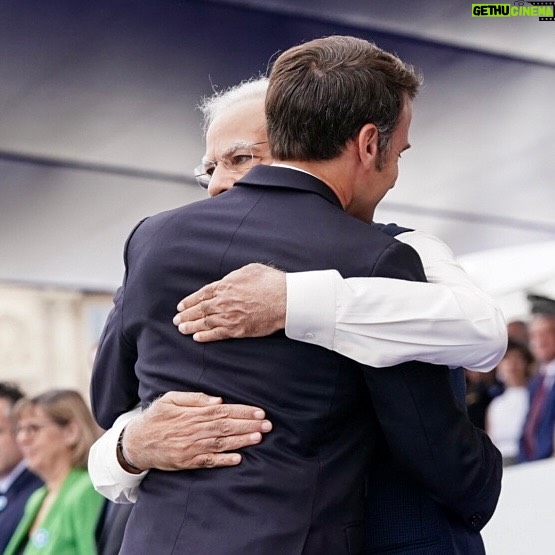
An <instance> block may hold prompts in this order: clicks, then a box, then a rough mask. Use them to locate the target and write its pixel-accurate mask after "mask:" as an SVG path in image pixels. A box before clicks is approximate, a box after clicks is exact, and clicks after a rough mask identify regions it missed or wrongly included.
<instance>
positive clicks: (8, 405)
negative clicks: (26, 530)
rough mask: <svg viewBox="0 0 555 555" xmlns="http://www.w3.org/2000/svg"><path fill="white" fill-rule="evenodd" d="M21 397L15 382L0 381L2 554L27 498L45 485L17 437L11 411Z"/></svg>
mask: <svg viewBox="0 0 555 555" xmlns="http://www.w3.org/2000/svg"><path fill="white" fill-rule="evenodd" d="M22 398H23V393H22V392H21V390H20V389H19V388H18V387H17V386H16V385H15V384H12V383H7V382H0V553H3V552H4V549H5V547H6V545H8V542H9V540H10V538H11V537H12V534H13V532H14V530H15V529H16V527H17V525H18V524H19V521H20V520H21V517H22V516H23V508H24V507H25V503H26V502H27V499H28V498H29V496H30V495H31V494H32V493H33V492H34V491H35V490H36V489H37V488H39V487H40V486H42V481H41V480H40V478H39V477H38V476H36V475H35V474H33V473H32V472H31V471H30V470H29V469H28V468H27V465H26V464H25V461H24V460H23V455H22V454H21V451H20V449H19V447H18V445H17V442H16V439H15V423H14V420H13V417H12V411H13V407H14V405H15V403H16V402H17V401H19V400H20V399H22Z"/></svg>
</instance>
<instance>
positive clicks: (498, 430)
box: [466, 295, 555, 465]
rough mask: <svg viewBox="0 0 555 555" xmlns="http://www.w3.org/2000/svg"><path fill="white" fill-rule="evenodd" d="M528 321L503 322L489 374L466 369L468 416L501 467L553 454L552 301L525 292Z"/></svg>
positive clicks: (554, 363)
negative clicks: (499, 353)
mask: <svg viewBox="0 0 555 555" xmlns="http://www.w3.org/2000/svg"><path fill="white" fill-rule="evenodd" d="M529 299H530V301H531V315H530V318H529V320H528V321H521V320H518V321H511V322H509V323H508V325H507V332H508V336H509V341H508V345H507V351H506V353H505V356H504V357H503V359H502V360H501V362H500V363H499V364H498V365H497V367H496V368H495V369H494V370H492V371H491V372H488V373H485V374H479V373H477V372H470V371H467V372H466V405H467V410H468V415H469V418H470V419H471V420H472V422H473V423H474V424H475V425H476V426H478V427H479V428H481V429H483V430H485V431H486V432H487V433H488V435H489V436H490V438H491V439H492V441H493V443H494V444H495V445H496V446H497V448H498V449H499V450H500V451H501V454H502V455H503V461H504V464H505V465H512V464H519V463H525V462H530V461H535V460H540V459H546V458H548V457H551V456H553V442H554V437H553V436H554V433H555V428H554V424H555V301H553V300H551V299H548V298H545V297H540V296H535V295H531V296H530V297H529Z"/></svg>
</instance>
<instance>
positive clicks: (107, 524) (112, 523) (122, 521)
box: [96, 500, 133, 555]
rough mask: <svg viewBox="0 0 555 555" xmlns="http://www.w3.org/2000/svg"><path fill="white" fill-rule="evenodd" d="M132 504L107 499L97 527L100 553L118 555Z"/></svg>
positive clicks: (97, 543) (99, 554)
mask: <svg viewBox="0 0 555 555" xmlns="http://www.w3.org/2000/svg"><path fill="white" fill-rule="evenodd" d="M132 509H133V505H132V504H124V503H112V502H111V501H108V500H106V503H104V508H103V510H102V513H101V514H100V517H99V519H98V526H97V528H96V546H97V549H98V555H118V553H119V550H120V548H121V542H122V541H123V533H124V532H125V526H126V524H127V520H128V518H129V515H130V514H131V510H132Z"/></svg>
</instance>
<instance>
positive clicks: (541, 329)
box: [518, 295, 555, 462]
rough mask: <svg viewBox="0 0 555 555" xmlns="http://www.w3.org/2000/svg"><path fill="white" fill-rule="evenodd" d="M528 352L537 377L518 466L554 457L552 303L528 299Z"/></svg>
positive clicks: (554, 333)
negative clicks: (529, 317)
mask: <svg viewBox="0 0 555 555" xmlns="http://www.w3.org/2000/svg"><path fill="white" fill-rule="evenodd" d="M529 300H530V302H531V305H532V319H531V321H530V324H529V332H530V350H531V351H532V354H533V355H534V358H535V359H536V362H537V363H538V373H537V375H536V376H534V377H533V378H532V380H531V381H530V409H529V411H528V414H527V416H526V420H525V422H524V428H523V432H522V437H521V440H520V451H519V457H518V460H519V462H529V461H536V460H539V459H546V458H548V457H551V456H552V454H553V433H554V431H555V300H553V299H549V298H546V297H542V296H539V295H530V296H529Z"/></svg>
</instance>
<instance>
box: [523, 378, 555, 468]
mask: <svg viewBox="0 0 555 555" xmlns="http://www.w3.org/2000/svg"><path fill="white" fill-rule="evenodd" d="M542 382H543V376H542V375H537V376H534V378H532V380H531V381H530V385H529V387H528V389H529V391H530V408H531V407H532V404H533V402H534V397H535V396H536V395H537V393H538V389H539V387H540V386H541V384H542ZM529 418H530V413H529V414H528V415H527V416H526V420H525V423H524V427H525V426H526V422H527V421H528V419H529ZM554 431H555V382H554V383H553V385H552V386H551V388H550V390H549V391H548V392H547V396H546V398H545V402H544V408H543V410H542V413H541V415H540V417H539V420H538V423H537V427H536V434H535V440H536V447H535V451H534V453H533V454H532V455H530V454H529V453H527V451H526V449H525V447H524V438H523V437H522V438H521V439H520V453H519V457H518V459H519V462H530V461H536V460H540V459H547V458H549V457H551V455H552V454H553V432H554Z"/></svg>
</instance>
